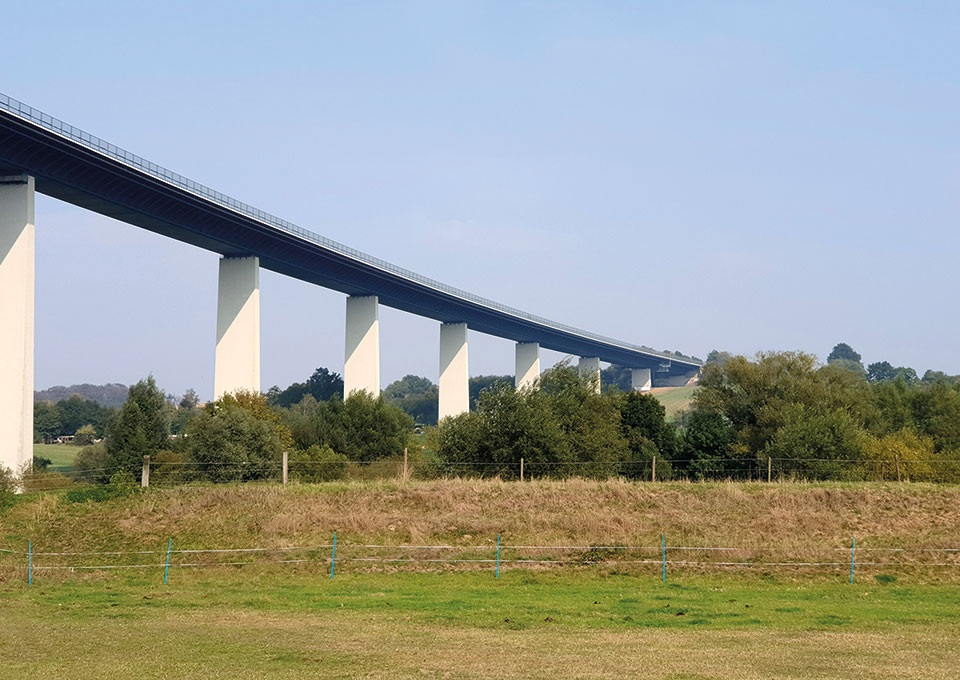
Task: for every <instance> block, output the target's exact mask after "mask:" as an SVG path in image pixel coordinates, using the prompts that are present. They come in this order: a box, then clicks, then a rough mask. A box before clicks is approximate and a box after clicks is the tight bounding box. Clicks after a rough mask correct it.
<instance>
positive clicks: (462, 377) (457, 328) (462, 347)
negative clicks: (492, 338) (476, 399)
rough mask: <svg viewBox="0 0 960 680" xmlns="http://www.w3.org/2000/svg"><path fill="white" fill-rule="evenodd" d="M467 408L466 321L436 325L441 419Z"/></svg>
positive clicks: (468, 393) (468, 379)
mask: <svg viewBox="0 0 960 680" xmlns="http://www.w3.org/2000/svg"><path fill="white" fill-rule="evenodd" d="M469 410H470V367H469V365H468V363H467V324H465V323H444V324H440V411H439V417H440V419H441V420H443V419H444V418H446V417H447V416H457V415H460V414H461V413H466V412H467V411H469Z"/></svg>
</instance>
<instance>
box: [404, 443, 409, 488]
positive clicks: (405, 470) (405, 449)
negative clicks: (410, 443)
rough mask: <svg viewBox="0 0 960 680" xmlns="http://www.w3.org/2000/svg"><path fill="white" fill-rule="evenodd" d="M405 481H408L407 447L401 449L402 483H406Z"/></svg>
mask: <svg viewBox="0 0 960 680" xmlns="http://www.w3.org/2000/svg"><path fill="white" fill-rule="evenodd" d="M407 479H409V476H408V473H407V447H406V446H404V447H403V481H407Z"/></svg>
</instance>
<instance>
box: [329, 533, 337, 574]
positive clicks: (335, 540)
mask: <svg viewBox="0 0 960 680" xmlns="http://www.w3.org/2000/svg"><path fill="white" fill-rule="evenodd" d="M336 562H337V532H336V531H334V532H333V554H331V555H330V578H333V565H334V564H336Z"/></svg>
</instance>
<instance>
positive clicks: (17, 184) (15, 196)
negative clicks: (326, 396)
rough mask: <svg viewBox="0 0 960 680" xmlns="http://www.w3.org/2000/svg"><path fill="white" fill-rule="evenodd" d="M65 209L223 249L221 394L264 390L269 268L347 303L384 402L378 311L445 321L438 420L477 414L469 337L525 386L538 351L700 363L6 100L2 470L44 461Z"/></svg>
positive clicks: (1, 215)
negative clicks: (280, 212) (47, 345)
mask: <svg viewBox="0 0 960 680" xmlns="http://www.w3.org/2000/svg"><path fill="white" fill-rule="evenodd" d="M37 191H39V192H41V193H43V194H45V195H48V196H52V197H54V198H57V199H60V200H62V201H65V202H67V203H72V204H74V205H77V206H79V207H82V208H86V209H88V210H92V211H94V212H97V213H100V214H102V215H106V216H108V217H112V218H114V219H117V220H120V221H123V222H127V223H129V224H132V225H135V226H138V227H141V228H143V229H147V230H150V231H153V232H155V233H158V234H162V235H164V236H168V237H170V238H174V239H178V240H180V241H183V242H186V243H190V244H192V245H195V246H199V247H201V248H205V249H207V250H211V251H213V252H216V253H219V254H220V255H221V256H222V257H221V259H220V264H219V267H220V270H219V283H218V298H217V324H216V328H217V331H216V359H215V367H214V393H215V394H216V395H217V396H220V395H222V394H224V393H226V392H233V391H236V390H239V389H245V390H253V391H259V390H260V293H259V271H260V269H261V268H266V269H269V270H272V271H275V272H279V273H281V274H285V275H287V276H292V277H295V278H297V279H301V280H303V281H307V282H310V283H313V284H315V285H319V286H323V287H326V288H331V289H333V290H337V291H340V292H342V293H345V294H346V295H347V298H346V334H345V351H344V369H343V377H344V390H345V393H346V394H348V395H349V394H350V393H351V392H353V391H355V390H367V391H369V392H370V393H371V394H379V393H380V335H379V313H378V310H379V307H380V305H387V306H389V307H393V308H395V309H400V310H403V311H406V312H410V313H412V314H417V315H420V316H424V317H427V318H430V319H434V320H436V321H438V322H439V324H440V325H439V330H440V343H439V355H440V362H439V363H440V380H439V388H440V409H439V414H440V417H441V418H443V417H445V416H451V415H456V414H458V413H462V412H464V411H467V410H468V409H469V391H468V384H469V372H468V356H467V329H468V328H469V329H471V330H475V331H479V332H482V333H487V334H490V335H494V336H498V337H501V338H506V339H508V340H512V341H513V342H515V343H516V374H515V375H516V384H517V386H525V385H529V384H531V383H533V382H534V381H535V380H536V379H537V377H538V376H539V374H540V348H541V347H543V348H546V349H551V350H556V351H558V352H564V353H567V354H572V355H574V356H578V357H580V364H579V365H580V371H581V373H584V374H587V375H589V376H590V377H591V378H593V379H594V380H595V384H596V386H597V389H599V387H600V376H599V374H600V362H601V361H607V362H610V363H613V364H617V365H620V366H625V367H629V368H631V369H633V373H632V376H633V387H634V389H639V390H646V389H649V388H650V385H651V378H652V375H654V374H656V375H657V376H665V377H672V378H674V379H678V378H682V377H685V376H690V375H693V374H695V373H696V372H697V371H698V370H699V366H700V363H699V362H698V361H696V360H694V359H691V358H689V357H682V356H679V355H675V354H670V353H665V352H656V351H654V350H653V349H651V348H649V347H643V346H637V345H633V344H629V343H626V342H621V341H619V340H615V339H613V338H608V337H604V336H602V335H598V334H596V333H591V332H588V331H584V330H580V329H577V328H573V327H571V326H567V325H565V324H561V323H557V322H554V321H550V320H549V319H544V318H542V317H539V316H536V315H533V314H528V313H526V312H522V311H520V310H518V309H513V308H511V307H507V306H505V305H502V304H499V303H496V302H493V301H491V300H487V299H484V298H482V297H480V296H478V295H474V294H473V293H468V292H467V291H463V290H458V289H456V288H453V287H452V286H448V285H446V284H443V283H440V282H439V281H434V280H431V279H429V278H427V277H424V276H421V275H419V274H416V273H414V272H411V271H408V270H405V269H403V268H401V267H398V266H396V265H393V264H391V263H389V262H385V261H383V260H380V259H378V258H375V257H372V256H370V255H367V254H365V253H361V252H359V251H357V250H355V249H353V248H350V247H348V246H344V245H342V244H339V243H336V242H334V241H331V240H329V239H327V238H324V237H322V236H320V235H318V234H315V233H313V232H311V231H308V230H306V229H303V228H302V227H298V226H297V225H294V224H291V223H289V222H286V221H284V220H282V219H280V218H277V217H274V216H273V215H270V214H268V213H266V212H264V211H262V210H258V209H257V208H254V207H253V206H250V205H247V204H245V203H242V202H240V201H237V200H235V199H233V198H230V197H229V196H225V195H223V194H221V193H219V192H217V191H214V190H213V189H210V188H208V187H205V186H203V185H201V184H198V183H197V182H194V181H192V180H189V179H187V178H185V177H182V176H180V175H178V174H176V173H174V172H171V171H169V170H167V169H165V168H162V167H160V166H158V165H156V164H155V163H151V162H150V161H147V160H145V159H143V158H140V157H139V156H136V155H134V154H132V153H130V152H128V151H126V150H124V149H121V148H119V147H117V146H115V145H113V144H110V143H109V142H106V141H104V140H102V139H99V138H97V137H94V136H92V135H90V134H88V133H86V132H84V131H83V130H80V129H78V128H75V127H73V126H72V125H69V124H67V123H64V122H62V121H60V120H57V119H56V118H53V117H51V116H49V115H47V114H45V113H43V112H41V111H38V110H37V109H34V108H32V107H30V106H27V105H26V104H23V103H21V102H19V101H17V100H15V99H13V98H11V97H8V96H6V95H3V94H0V465H4V466H6V467H8V468H11V469H13V470H17V469H19V468H20V466H22V465H23V464H24V463H25V462H26V461H29V460H30V459H31V457H32V455H33V399H34V397H33V375H34V347H33V344H34V338H33V333H34V261H35V247H34V238H35V236H34V230H35V226H34V224H35V219H34V196H35V192H37Z"/></svg>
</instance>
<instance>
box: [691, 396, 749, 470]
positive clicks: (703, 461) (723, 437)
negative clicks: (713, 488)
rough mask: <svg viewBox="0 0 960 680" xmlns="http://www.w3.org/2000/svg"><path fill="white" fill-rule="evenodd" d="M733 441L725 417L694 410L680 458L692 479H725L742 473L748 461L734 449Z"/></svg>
mask: <svg viewBox="0 0 960 680" xmlns="http://www.w3.org/2000/svg"><path fill="white" fill-rule="evenodd" d="M735 441H736V431H735V430H734V429H733V426H732V425H731V424H730V421H729V420H728V419H727V418H726V416H724V415H723V414H721V413H717V412H715V411H705V410H696V411H693V412H692V413H691V414H690V415H689V416H688V418H687V422H686V427H685V429H684V432H683V441H682V444H681V448H680V455H681V458H682V460H683V462H684V464H685V466H686V468H687V469H688V470H689V472H690V474H691V475H692V476H693V477H695V478H697V479H704V478H711V477H724V476H726V475H728V474H731V473H733V472H740V471H742V470H743V469H744V467H745V464H746V463H747V462H748V461H745V460H743V456H742V449H741V450H739V451H738V449H737V448H736V447H734V443H735ZM738 454H741V455H738Z"/></svg>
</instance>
